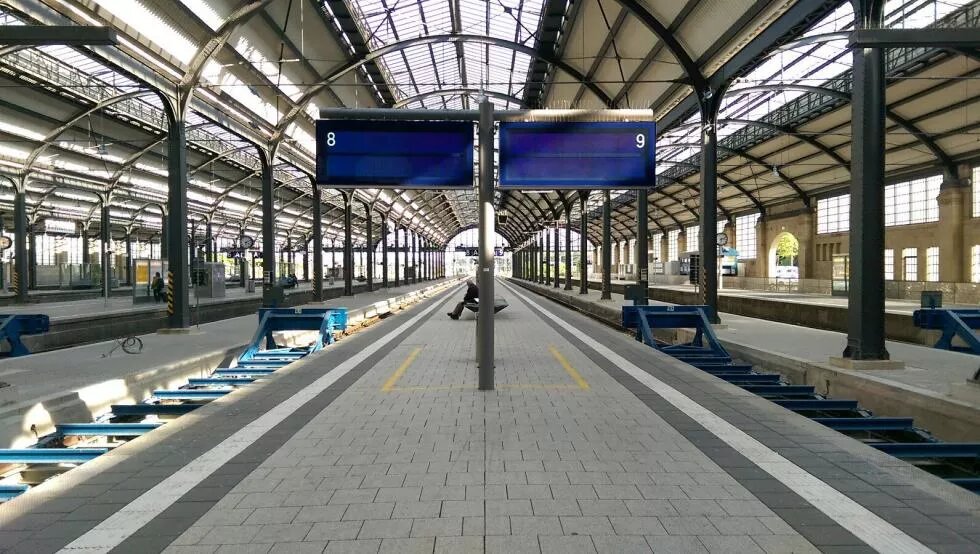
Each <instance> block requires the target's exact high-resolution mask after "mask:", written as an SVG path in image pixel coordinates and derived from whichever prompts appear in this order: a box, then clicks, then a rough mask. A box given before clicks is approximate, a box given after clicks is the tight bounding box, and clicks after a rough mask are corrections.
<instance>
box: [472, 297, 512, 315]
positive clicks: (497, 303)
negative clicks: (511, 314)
mask: <svg viewBox="0 0 980 554" xmlns="http://www.w3.org/2000/svg"><path fill="white" fill-rule="evenodd" d="M463 306H464V307H465V308H466V309H467V310H469V311H471V312H474V313H476V312H479V311H480V303H479V302H467V303H466V304H463ZM507 306H508V304H507V301H506V300H504V299H503V298H500V297H499V296H498V297H496V298H494V299H493V313H497V312H499V311H500V310H503V309H504V308H506V307H507Z"/></svg>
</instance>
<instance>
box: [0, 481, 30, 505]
mask: <svg viewBox="0 0 980 554" xmlns="http://www.w3.org/2000/svg"><path fill="white" fill-rule="evenodd" d="M25 492H27V485H0V502H6V501H7V500H11V499H13V498H16V497H18V496H20V495H22V494H24V493H25Z"/></svg>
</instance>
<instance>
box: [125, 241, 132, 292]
mask: <svg viewBox="0 0 980 554" xmlns="http://www.w3.org/2000/svg"><path fill="white" fill-rule="evenodd" d="M126 284H127V285H128V286H130V287H132V286H133V235H132V233H131V232H127V233H126Z"/></svg>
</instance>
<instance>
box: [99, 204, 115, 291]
mask: <svg viewBox="0 0 980 554" xmlns="http://www.w3.org/2000/svg"><path fill="white" fill-rule="evenodd" d="M99 212H100V213H99V215H100V216H101V217H100V221H99V225H100V227H99V238H100V241H99V242H101V243H102V245H101V247H100V248H99V253H100V256H99V260H100V263H101V264H102V294H103V296H105V298H106V299H108V298H109V293H110V289H112V279H111V278H112V275H111V271H110V270H109V256H110V253H109V241H110V240H112V232H111V230H110V228H109V202H108V200H107V199H105V198H103V199H102V207H101V209H100V210H99Z"/></svg>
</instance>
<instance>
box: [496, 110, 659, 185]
mask: <svg viewBox="0 0 980 554" xmlns="http://www.w3.org/2000/svg"><path fill="white" fill-rule="evenodd" d="M656 137H657V133H656V124H655V123H654V122H635V123H631V122H598V123H578V122H575V123H566V122H561V123H551V122H547V123H546V122H502V123H501V124H500V187H501V188H522V189H528V188H535V189H556V188H558V189H560V188H572V189H622V188H638V187H647V186H653V185H654V183H655V182H656V155H655V150H656V148H655V145H656Z"/></svg>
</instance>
